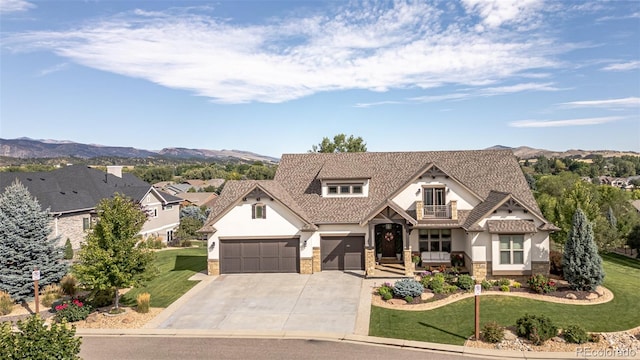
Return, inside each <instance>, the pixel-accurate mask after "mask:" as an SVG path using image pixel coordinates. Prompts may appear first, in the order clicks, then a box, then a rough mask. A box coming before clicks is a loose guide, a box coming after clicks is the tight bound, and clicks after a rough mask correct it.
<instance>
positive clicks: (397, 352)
mask: <svg viewBox="0 0 640 360" xmlns="http://www.w3.org/2000/svg"><path fill="white" fill-rule="evenodd" d="M80 356H81V357H82V358H83V359H86V360H102V359H104V360H120V359H150V360H151V359H153V360H162V359H180V360H191V359H231V360H235V359H238V360H240V359H242V360H246V359H278V360H281V359H306V360H312V359H336V360H338V359H339V360H351V359H353V360H356V359H357V360H360V359H369V360H373V359H380V360H383V359H384V360H389V359H438V360H462V359H465V360H469V359H474V358H473V357H469V356H464V357H463V356H462V355H452V354H446V353H439V352H430V351H425V350H414V349H407V348H397V347H387V346H378V345H363V344H356V343H349V342H334V341H320V340H293V339H286V340H282V339H235V338H234V339H223V338H192V337H189V338H187V337H159V336H152V337H135V336H104V337H102V336H84V337H83V338H82V351H81V352H80ZM477 359H481V358H477Z"/></svg>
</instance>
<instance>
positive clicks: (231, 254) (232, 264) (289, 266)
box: [220, 239, 300, 274]
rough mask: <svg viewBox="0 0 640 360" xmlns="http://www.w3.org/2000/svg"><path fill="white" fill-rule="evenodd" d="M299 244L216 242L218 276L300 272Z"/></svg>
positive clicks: (284, 241) (292, 241)
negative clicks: (218, 246) (220, 274)
mask: <svg viewBox="0 0 640 360" xmlns="http://www.w3.org/2000/svg"><path fill="white" fill-rule="evenodd" d="M299 246H300V240H298V239H239V240H235V239H234V240H222V241H220V272H221V273H222V274H234V273H287V272H290V273H295V272H300V271H299V267H300V260H299V259H300V257H299V254H300V250H299Z"/></svg>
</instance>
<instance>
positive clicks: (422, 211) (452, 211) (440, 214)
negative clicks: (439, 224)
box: [416, 200, 458, 220]
mask: <svg viewBox="0 0 640 360" xmlns="http://www.w3.org/2000/svg"><path fill="white" fill-rule="evenodd" d="M416 216H417V219H416V220H430V219H451V220H457V219H458V204H457V201H456V200H451V201H449V203H448V204H447V205H424V203H423V202H422V201H416Z"/></svg>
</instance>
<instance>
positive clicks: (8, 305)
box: [0, 291, 14, 315]
mask: <svg viewBox="0 0 640 360" xmlns="http://www.w3.org/2000/svg"><path fill="white" fill-rule="evenodd" d="M13 304H14V301H13V299H12V298H11V295H9V293H7V292H4V291H0V315H9V314H11V312H12V311H13Z"/></svg>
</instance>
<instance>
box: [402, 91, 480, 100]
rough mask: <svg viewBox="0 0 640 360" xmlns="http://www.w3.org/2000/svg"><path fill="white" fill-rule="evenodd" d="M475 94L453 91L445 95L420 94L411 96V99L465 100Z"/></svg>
mask: <svg viewBox="0 0 640 360" xmlns="http://www.w3.org/2000/svg"><path fill="white" fill-rule="evenodd" d="M473 96H474V95H472V94H470V93H453V94H443V95H426V96H418V97H414V98H411V99H410V100H413V101H418V102H437V101H447V100H463V99H466V98H469V97H473Z"/></svg>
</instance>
